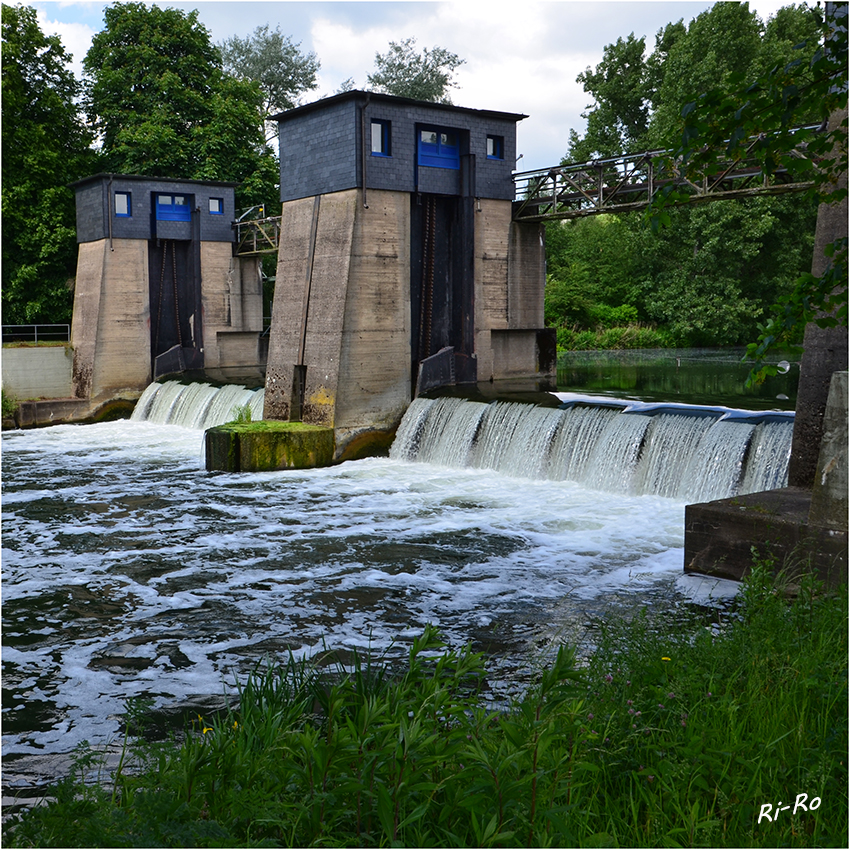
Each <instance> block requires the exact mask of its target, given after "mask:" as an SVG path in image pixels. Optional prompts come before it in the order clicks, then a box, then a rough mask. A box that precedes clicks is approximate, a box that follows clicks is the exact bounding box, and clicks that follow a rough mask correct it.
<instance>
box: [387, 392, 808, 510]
mask: <svg viewBox="0 0 850 850" xmlns="http://www.w3.org/2000/svg"><path fill="white" fill-rule="evenodd" d="M771 415H772V416H774V417H779V418H777V419H775V420H773V421H762V420H764V419H765V414H747V413H746V412H744V411H724V410H722V409H716V408H687V407H686V406H678V407H672V408H661V409H659V408H658V407H653V406H646V405H644V406H641V405H632V406H631V407H629V406H626V405H625V404H624V405H623V407H622V408H619V409H618V408H612V407H590V406H586V405H572V406H569V407H567V408H566V409H551V408H541V407H534V406H531V405H524V404H513V403H508V402H495V403H493V404H482V403H480V402H472V401H465V400H463V399H454V398H444V399H440V400H439V401H436V402H435V401H433V400H429V399H417V400H416V401H414V402H413V403H412V404H411V406H410V408H409V409H408V412H407V414H406V415H405V417H404V419H403V420H402V423H401V426H400V427H399V431H398V436H397V437H396V441H395V443H394V444H393V447H392V450H391V452H390V456H391V457H392V458H395V459H397V460H408V461H424V462H431V463H438V464H442V465H444V466H460V467H464V466H467V467H475V468H484V469H494V470H498V471H499V472H502V473H505V474H507V475H512V476H516V477H523V478H538V477H539V478H548V479H554V480H570V481H575V482H577V483H579V484H582V485H583V486H585V487H589V488H592V489H595V490H606V491H611V492H616V493H626V494H633V495H645V494H651V495H657V496H665V497H667V498H675V499H678V500H682V501H690V502H698V501H710V500H712V499H720V498H725V497H729V496H734V495H739V494H743V493H751V492H755V491H756V490H772V489H776V488H778V487H783V486H785V483H786V481H787V470H788V459H789V457H790V453H791V435H792V431H793V425H794V422H793V417H792V416H787V415H785V416H780V415H778V414H771Z"/></svg>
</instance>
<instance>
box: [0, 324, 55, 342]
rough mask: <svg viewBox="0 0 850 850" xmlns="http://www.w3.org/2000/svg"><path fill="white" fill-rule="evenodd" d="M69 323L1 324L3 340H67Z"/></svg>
mask: <svg viewBox="0 0 850 850" xmlns="http://www.w3.org/2000/svg"><path fill="white" fill-rule="evenodd" d="M70 339H71V326H70V325H3V342H4V343H5V342H69V341H70Z"/></svg>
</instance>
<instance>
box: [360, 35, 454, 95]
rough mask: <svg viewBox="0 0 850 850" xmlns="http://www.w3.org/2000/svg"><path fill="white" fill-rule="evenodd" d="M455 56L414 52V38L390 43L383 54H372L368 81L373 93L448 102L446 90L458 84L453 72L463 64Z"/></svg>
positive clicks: (435, 50) (441, 51) (438, 49)
mask: <svg viewBox="0 0 850 850" xmlns="http://www.w3.org/2000/svg"><path fill="white" fill-rule="evenodd" d="M465 62H466V60H465V59H460V58H458V56H457V55H456V54H454V53H451V52H450V51H448V50H446V49H445V48H443V47H432V48H430V49H429V48H427V47H426V48H424V49H423V51H422V53H418V52H417V50H416V39H415V38H406V39H404V40H403V41H401V42H396V41H391V42H390V45H389V49H388V50H387V52H386V53H383V54H381V53H376V54H375V69H376V70H375V72H374V73H373V74H369V75H368V77H367V80H368V81H369V85H370V86H371V87H372V89H373V90H374V91H379V92H383V93H384V94H392V95H396V96H397V97H409V98H413V99H414V100H428V101H431V102H433V103H451V98H450V96H449V89H450V88H453V87H455V86H456V85H457V83H455V82H454V80H453V79H452V78H453V76H454V72H455V71H456V70H457V69H458V68H459V67H460V66H461V65H463V64H465Z"/></svg>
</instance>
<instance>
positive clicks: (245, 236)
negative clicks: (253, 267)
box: [232, 210, 280, 257]
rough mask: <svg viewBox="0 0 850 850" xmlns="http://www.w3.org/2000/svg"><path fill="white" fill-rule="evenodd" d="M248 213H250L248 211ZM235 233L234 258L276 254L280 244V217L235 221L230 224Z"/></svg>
mask: <svg viewBox="0 0 850 850" xmlns="http://www.w3.org/2000/svg"><path fill="white" fill-rule="evenodd" d="M249 212H251V211H250V210H249ZM232 227H233V229H234V230H235V231H236V251H235V253H236V256H237V257H250V256H256V255H257V254H271V253H276V252H277V249H278V245H279V244H280V216H279V215H278V216H270V217H268V218H256V219H248V220H237V221H234V222H233V224H232Z"/></svg>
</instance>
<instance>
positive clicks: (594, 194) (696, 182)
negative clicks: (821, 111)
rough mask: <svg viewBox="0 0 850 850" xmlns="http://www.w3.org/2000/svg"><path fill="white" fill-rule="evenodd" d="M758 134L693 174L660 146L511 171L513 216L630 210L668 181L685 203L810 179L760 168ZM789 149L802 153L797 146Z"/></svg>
mask: <svg viewBox="0 0 850 850" xmlns="http://www.w3.org/2000/svg"><path fill="white" fill-rule="evenodd" d="M805 129H814V128H805ZM762 138H763V137H759V138H757V139H754V140H753V142H752V143H751V144H750V146H749V147H748V148H747V150H746V151H745V153H744V155H743V156H742V157H741V158H739V159H736V160H734V161H732V160H724V159H723V158H722V157H721V156H718V158H717V159H716V160H715V162H714V163H713V164H712V167H711V169H710V172H709V171H706V172H705V173H702V174H700V175H699V176H698V177H697V178H696V179H694V177H693V175H687V174H686V173H685V170H684V169H683V168H682V166H681V163H680V162H677V161H676V160H675V159H674V158H673V157H672V154H671V152H670V151H666V150H657V151H644V152H643V153H636V154H628V155H625V156H617V157H613V158H611V159H599V160H594V161H592V162H583V163H576V164H570V165H557V166H554V167H553V168H543V169H538V170H536V171H523V172H519V173H516V174H514V185H515V196H514V197H515V200H514V205H513V218H514V220H515V221H550V220H553V219H571V218H583V217H585V216H591V215H602V214H603V213H627V212H634V211H636V210H643V209H646V208H647V207H648V206H649V204H650V202H651V201H652V198H653V196H654V195H655V194H656V192H658V191H659V190H660V189H662V188H663V187H664V186H669V185H674V186H676V188H677V189H679V190H682V191H684V192H685V193H686V194H687V195H688V202H689V203H695V202H700V201H714V200H722V199H730V198H749V197H753V196H757V195H779V194H785V193H786V192H802V191H805V190H806V189H809V188H811V187H812V186H813V185H814V183H813V182H812V181H807V182H800V181H796V182H795V180H794V178H793V177H792V176H791V175H790V174H789V173H788V170H787V169H785V168H779V169H776V170H775V171H774V172H772V173H770V174H768V173H766V172H765V171H764V170H763V168H762V166H761V165H760V163H759V162H758V160H757V159H756V157H755V156H754V155H753V154H752V151H753V149H754V148H755V147H756V145H757V144H758V143H759V142H760V141H762ZM794 155H795V156H796V157H799V158H800V159H807V158H808V157H807V155H806V151H805V149H804V148H803V147H802V146H801V147H800V148H798V149H797V150H795V151H794Z"/></svg>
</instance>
